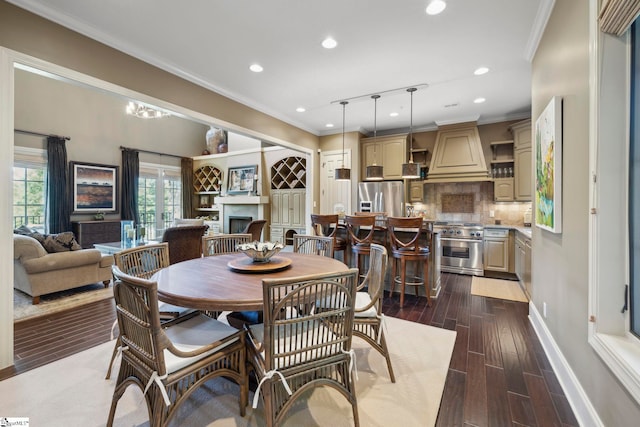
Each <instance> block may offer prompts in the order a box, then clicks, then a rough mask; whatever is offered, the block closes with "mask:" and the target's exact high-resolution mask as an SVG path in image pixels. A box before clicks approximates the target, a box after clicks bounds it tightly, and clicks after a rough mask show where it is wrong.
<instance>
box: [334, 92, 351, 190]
mask: <svg viewBox="0 0 640 427" xmlns="http://www.w3.org/2000/svg"><path fill="white" fill-rule="evenodd" d="M347 104H348V102H347V101H340V105H342V167H341V168H335V174H336V175H335V178H334V179H335V180H336V181H350V180H351V169H349V168H345V167H344V113H345V107H346V105H347Z"/></svg>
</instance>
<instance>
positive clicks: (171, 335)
mask: <svg viewBox="0 0 640 427" xmlns="http://www.w3.org/2000/svg"><path fill="white" fill-rule="evenodd" d="M113 275H114V278H115V284H114V286H113V295H114V299H115V302H116V314H117V318H118V325H119V327H120V339H121V340H122V345H123V347H122V362H121V363H120V370H119V372H118V378H117V380H116V385H115V389H114V392H113V398H112V401H111V408H110V410H109V418H108V420H107V425H108V426H112V425H113V422H114V418H115V414H116V407H117V405H118V401H119V400H120V398H121V397H122V395H123V394H124V393H125V391H126V389H127V387H128V386H129V385H132V384H133V385H137V386H138V387H140V389H141V391H142V392H143V393H144V395H145V399H143V400H142V401H143V402H145V403H146V405H147V409H148V413H149V419H150V423H149V424H150V425H152V426H166V425H168V424H169V422H170V421H172V419H173V418H174V417H175V416H176V414H178V413H179V411H178V409H179V408H180V406H181V404H182V403H184V402H186V401H187V400H188V398H189V396H191V394H192V393H193V392H194V391H195V390H196V389H198V388H199V387H201V386H203V385H204V384H206V383H207V381H209V380H210V379H213V378H217V377H225V378H227V379H230V380H231V381H234V382H235V383H237V384H238V385H239V386H240V392H239V397H240V399H239V403H240V415H241V416H244V414H245V409H246V406H247V401H248V381H247V376H246V345H245V333H244V332H243V331H238V330H237V329H234V328H232V327H231V326H229V325H226V324H224V323H222V322H220V321H218V320H215V319H212V318H210V317H207V316H205V315H203V314H199V313H198V314H197V315H196V316H194V317H191V318H190V319H188V320H185V321H184V322H181V323H177V324H175V325H172V326H169V327H167V328H165V327H163V325H162V324H161V322H160V313H159V311H158V284H157V282H155V281H152V280H145V279H142V278H137V277H134V276H130V275H128V274H125V273H123V272H122V271H120V269H119V268H118V267H116V266H114V267H113ZM145 386H146V387H145Z"/></svg>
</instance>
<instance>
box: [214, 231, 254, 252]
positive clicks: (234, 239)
mask: <svg viewBox="0 0 640 427" xmlns="http://www.w3.org/2000/svg"><path fill="white" fill-rule="evenodd" d="M252 238H253V237H252V236H251V234H245V233H236V234H215V235H213V236H204V237H203V238H202V254H203V256H215V255H224V254H233V253H236V252H238V249H237V247H238V245H240V244H243V243H250V242H251V239H252Z"/></svg>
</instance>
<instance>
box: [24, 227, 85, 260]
mask: <svg viewBox="0 0 640 427" xmlns="http://www.w3.org/2000/svg"><path fill="white" fill-rule="evenodd" d="M13 233H14V234H22V235H23V236H29V237H33V238H34V239H36V240H37V241H38V242H40V244H41V245H42V247H44V249H45V250H46V251H47V252H49V253H50V254H51V253H56V252H68V251H79V250H80V249H82V246H80V244H79V243H78V241H77V240H76V237H75V235H74V234H73V232H71V231H64V232H62V233H58V234H40V233H38V232H37V231H35V230H32V229H30V228H29V227H27V226H25V225H22V226H20V227H19V228H15V229H14V230H13Z"/></svg>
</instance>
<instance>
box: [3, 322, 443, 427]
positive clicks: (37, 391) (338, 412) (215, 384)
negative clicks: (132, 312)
mask: <svg viewBox="0 0 640 427" xmlns="http://www.w3.org/2000/svg"><path fill="white" fill-rule="evenodd" d="M386 321H387V326H388V334H389V338H388V341H389V347H390V349H391V352H392V355H391V359H392V363H393V367H394V371H395V374H396V383H395V384H393V383H391V381H390V380H389V375H388V373H387V369H386V364H385V361H384V358H383V357H382V356H380V354H379V353H377V352H376V351H374V350H372V349H370V348H369V347H368V346H367V345H366V344H365V343H364V341H362V340H360V339H358V338H354V341H353V347H354V349H355V350H356V354H357V366H358V376H359V380H358V381H356V395H357V398H358V409H359V414H360V424H361V425H362V426H368V427H369V426H392V425H402V426H404V427H412V426H420V427H424V426H433V425H434V424H435V421H436V418H437V414H438V409H439V406H440V400H441V398H442V392H443V389H444V383H445V379H446V376H447V370H448V367H449V361H450V359H451V354H452V352H453V346H454V342H455V337H456V333H455V332H454V331H449V330H445V329H439V328H434V327H431V326H426V325H422V324H418V323H413V322H407V321H404V320H399V319H394V318H388V317H387V318H386ZM113 345H114V344H113V342H108V343H105V344H102V345H100V346H97V347H94V348H92V349H89V350H87V351H84V352H82V353H79V354H76V355H74V356H71V357H68V358H66V359H63V360H59V361H57V362H54V363H52V364H49V365H47V366H43V367H41V368H38V369H34V370H32V371H28V372H25V373H23V374H21V375H18V376H15V377H12V378H9V379H7V380H4V381H1V382H0V396H2V399H0V414H2V415H3V416H5V415H10V416H15V417H29V419H30V423H31V425H47V426H65V427H66V426H80V425H81V426H103V425H104V424H105V422H106V420H107V416H108V413H109V405H110V403H111V396H112V393H113V387H114V380H113V379H112V380H110V381H107V380H104V375H105V372H106V368H107V363H108V360H109V357H110V355H111V351H112V350H113ZM116 372H117V366H116ZM112 377H116V375H113V376H112ZM237 391H238V388H237V386H236V385H235V384H233V383H230V382H228V381H226V380H223V379H215V380H212V381H210V382H209V383H207V385H205V387H202V388H201V389H200V390H199V391H198V392H196V393H194V395H193V396H192V397H191V398H190V402H189V403H188V404H186V405H183V408H182V410H181V411H180V414H179V419H177V420H175V421H174V422H173V423H172V425H176V426H177V425H180V426H197V427H201V426H215V427H218V426H225V427H226V426H229V427H231V426H234V427H236V426H261V425H264V421H263V418H262V404H260V405H259V406H258V409H256V410H252V409H251V407H250V406H251V399H252V398H253V393H250V396H249V402H250V404H249V407H248V408H247V415H246V416H245V417H244V418H242V417H240V416H239V413H238V392H237ZM142 399H143V397H142V393H141V391H140V390H139V389H138V388H137V387H129V388H128V389H127V391H126V392H125V394H124V396H123V398H122V399H121V400H120V403H119V405H118V410H117V414H116V423H115V425H117V426H142V425H144V426H146V425H148V420H147V414H146V407H145V405H144V402H143V400H142ZM352 425H353V417H352V414H351V406H350V405H349V404H348V403H347V401H346V399H344V398H343V397H342V395H340V394H339V393H338V392H336V391H334V390H333V389H329V388H327V387H321V388H317V389H316V390H314V391H313V393H311V396H310V397H309V399H308V400H306V401H300V402H299V404H298V405H297V406H296V407H295V409H294V410H293V411H292V412H291V413H290V416H289V417H288V418H287V420H286V422H285V426H289V427H292V426H295V427H306V426H352Z"/></svg>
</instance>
